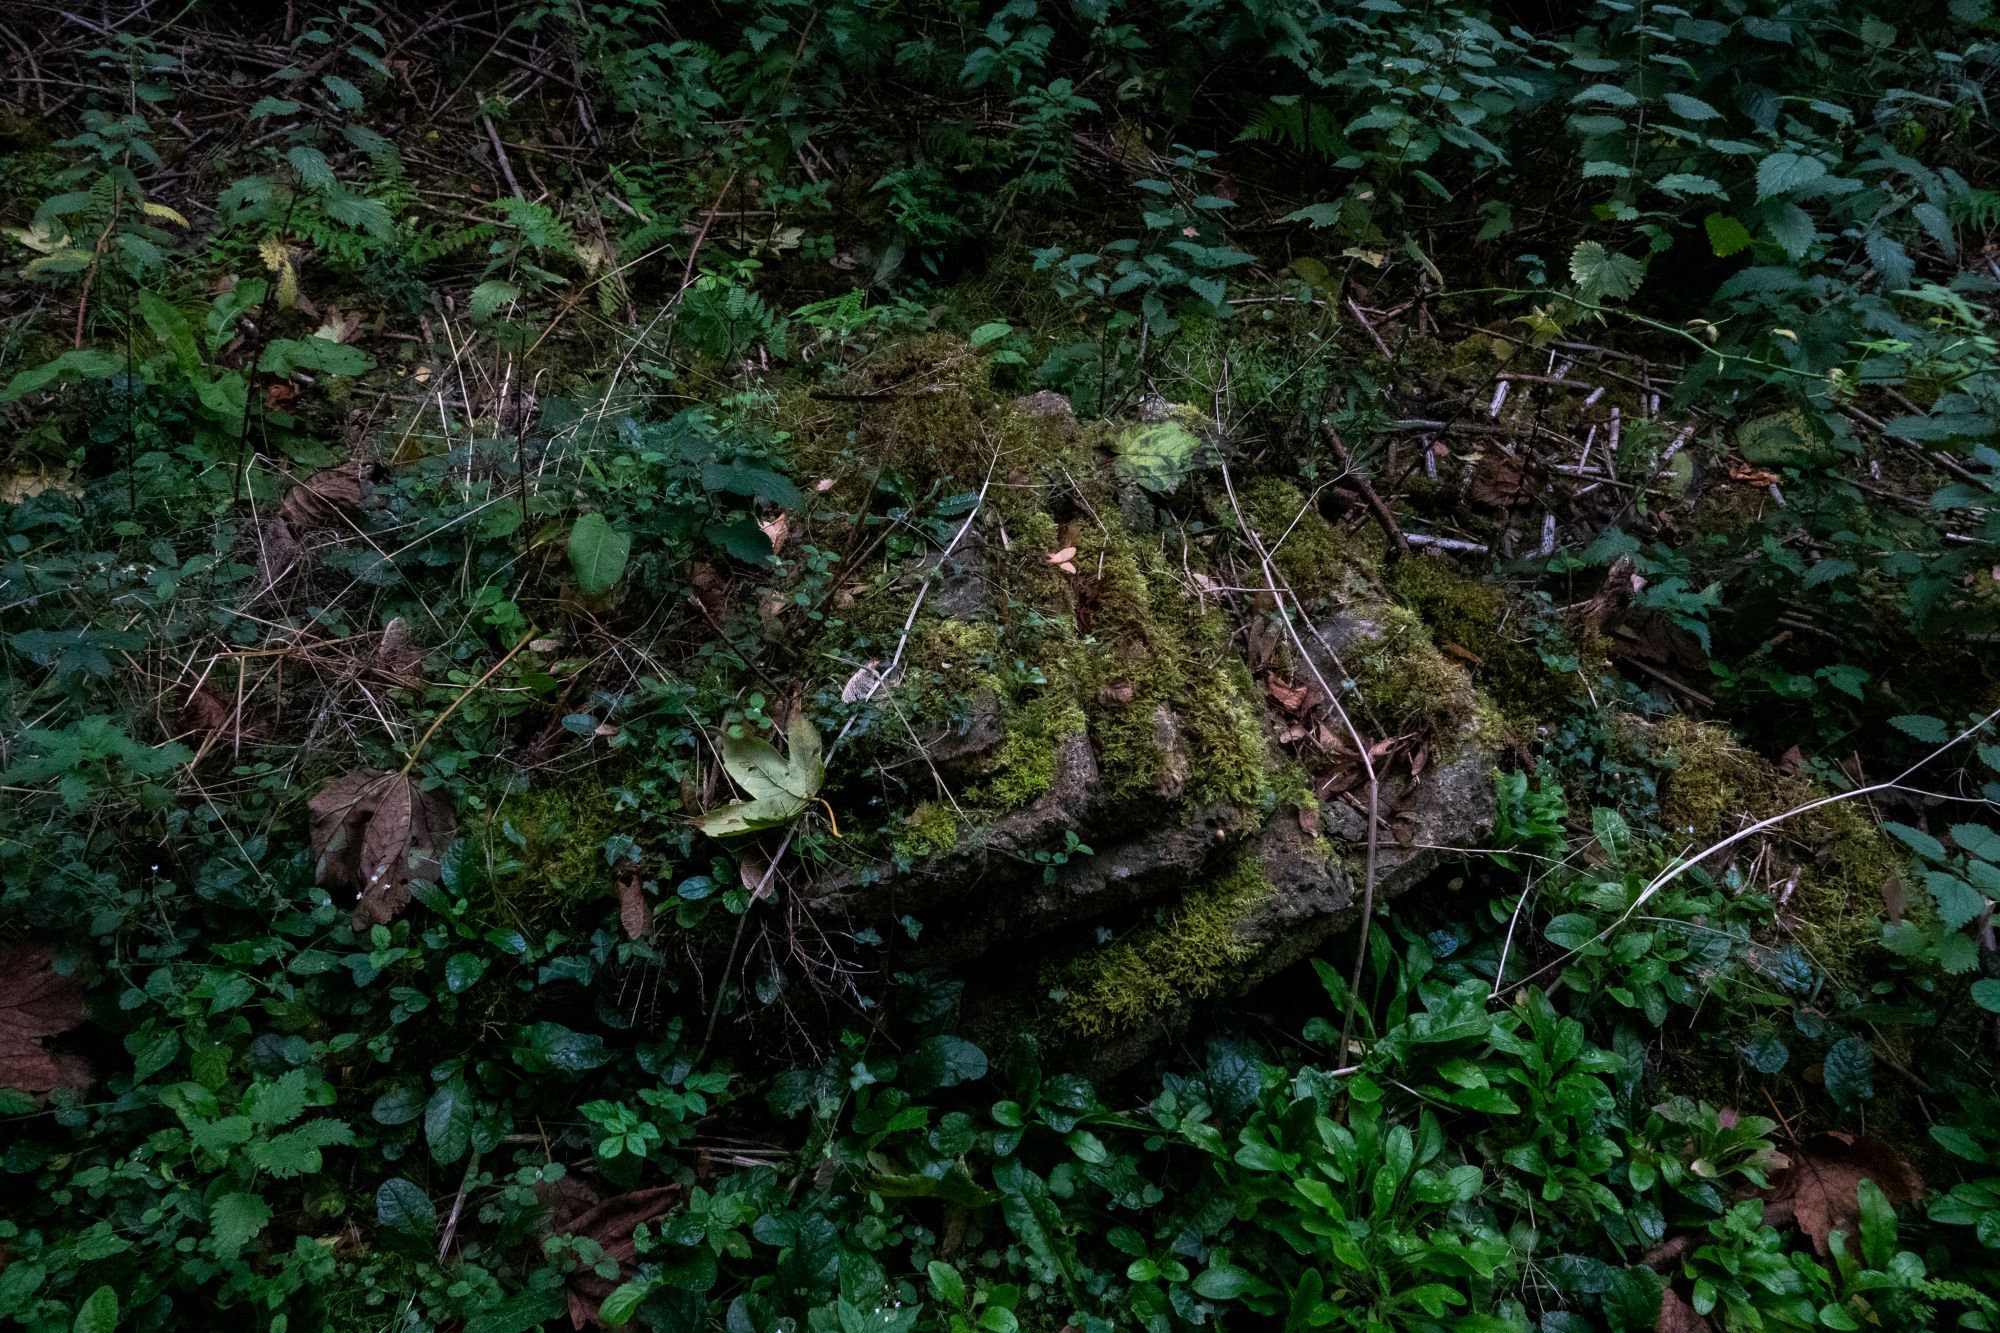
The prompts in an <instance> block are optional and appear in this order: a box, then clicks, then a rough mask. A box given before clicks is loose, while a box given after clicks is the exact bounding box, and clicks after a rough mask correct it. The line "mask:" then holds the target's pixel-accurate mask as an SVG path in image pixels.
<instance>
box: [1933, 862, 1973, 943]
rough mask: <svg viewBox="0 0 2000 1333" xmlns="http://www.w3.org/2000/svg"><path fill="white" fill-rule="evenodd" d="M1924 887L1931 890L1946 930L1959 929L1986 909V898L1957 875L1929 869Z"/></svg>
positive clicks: (1939, 921)
mask: <svg viewBox="0 0 2000 1333" xmlns="http://www.w3.org/2000/svg"><path fill="white" fill-rule="evenodd" d="M1924 887H1926V888H1928V889H1929V890H1930V893H1931V901H1932V902H1933V903H1935V904H1936V905H1937V914H1938V924H1939V925H1942V926H1943V927H1944V928H1945V929H1946V930H1957V929H1958V928H1959V927H1960V926H1963V925H1964V924H1966V923H1967V922H1968V921H1971V920H1972V919H1973V918H1974V917H1976V916H1978V915H1979V914H1980V913H1981V912H1983V911H1985V910H1986V899H1985V898H1984V897H1983V896H1981V894H1980V893H1979V891H1978V890H1977V889H1975V888H1973V887H1972V886H1971V885H1970V884H1967V883H1966V882H1965V881H1964V880H1962V879H1960V878H1959V877H1958V876H1956V875H1947V874H1945V873H1944V872H1942V871H1938V870H1932V871H1928V872H1926V873H1925V875H1924Z"/></svg>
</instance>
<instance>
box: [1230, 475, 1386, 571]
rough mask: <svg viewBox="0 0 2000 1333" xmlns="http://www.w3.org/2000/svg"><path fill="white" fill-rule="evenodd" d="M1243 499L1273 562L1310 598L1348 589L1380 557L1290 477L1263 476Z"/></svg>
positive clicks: (1245, 511)
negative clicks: (1332, 519) (1333, 521)
mask: <svg viewBox="0 0 2000 1333" xmlns="http://www.w3.org/2000/svg"><path fill="white" fill-rule="evenodd" d="M1241 499H1242V503H1243V517H1244V518H1245V519H1247V520H1249V522H1250V523H1251V525H1252V526H1254V527H1255V528H1256V529H1257V535H1258V536H1260V537H1261V538H1263V540H1264V544H1265V545H1266V546H1267V547H1268V548H1270V550H1271V552H1272V555H1271V563H1272V564H1274V565H1276V566H1277V567H1278V572H1279V573H1280V574H1281V575H1283V576H1284V579H1285V582H1286V583H1288V584H1290V585H1291V588H1292V591H1293V592H1295V593H1297V594H1298V595H1299V596H1300V597H1301V598H1303V599H1304V600H1306V601H1315V600H1318V599H1321V598H1325V597H1331V596H1334V595H1337V594H1338V593H1340V592H1343V591H1345V590H1347V589H1348V588H1349V587H1350V586H1351V585H1352V584H1353V583H1354V582H1355V581H1356V579H1357V577H1358V576H1359V577H1363V578H1365V575H1364V574H1363V573H1362V572H1363V571H1365V570H1366V568H1367V567H1369V566H1370V565H1372V564H1375V563H1377V558H1375V557H1371V555H1370V554H1369V552H1368V550H1367V547H1366V546H1365V545H1364V544H1362V543H1361V542H1360V541H1359V540H1358V539H1356V538H1354V537H1350V536H1348V535H1347V534H1345V533H1343V532H1341V530H1340V529H1338V528H1336V527H1334V525H1333V524H1331V523H1329V522H1327V520H1326V517H1325V515H1323V514H1321V513H1320V512H1319V507H1318V506H1317V505H1314V504H1312V503H1311V502H1310V501H1308V500H1307V499H1306V496H1305V493H1304V492H1303V491H1301V490H1300V489H1299V488H1298V487H1296V486H1294V485H1292V484H1291V483H1290V482H1288V481H1283V480H1280V479H1279V478H1276V477H1259V478H1258V479H1257V480H1255V481H1252V482H1250V483H1249V484H1248V485H1246V486H1244V487H1243V489H1242V493H1241ZM1231 517H1232V521H1233V515H1232V516H1231Z"/></svg>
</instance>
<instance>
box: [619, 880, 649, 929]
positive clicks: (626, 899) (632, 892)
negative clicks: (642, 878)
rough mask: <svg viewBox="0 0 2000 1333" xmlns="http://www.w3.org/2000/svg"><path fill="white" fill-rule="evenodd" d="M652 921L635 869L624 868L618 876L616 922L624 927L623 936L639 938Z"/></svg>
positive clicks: (644, 893)
mask: <svg viewBox="0 0 2000 1333" xmlns="http://www.w3.org/2000/svg"><path fill="white" fill-rule="evenodd" d="M652 923H653V914H652V913H651V912H650V911H648V910H647V908H646V892H645V890H644V888H642V887H641V886H640V883H639V873H638V872H637V871H636V870H629V869H628V870H625V871H622V872H620V873H619V876H618V924H619V925H621V926H623V927H624V928H625V938H626V939H628V940H636V939H639V938H640V937H641V936H643V935H644V934H645V933H646V930H647V928H648V927H649V926H651V925H652Z"/></svg>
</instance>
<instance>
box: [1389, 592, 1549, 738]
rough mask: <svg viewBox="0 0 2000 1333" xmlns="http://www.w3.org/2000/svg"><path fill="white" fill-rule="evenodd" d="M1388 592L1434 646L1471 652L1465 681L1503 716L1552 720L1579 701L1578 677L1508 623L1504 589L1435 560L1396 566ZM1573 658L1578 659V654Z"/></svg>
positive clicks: (1512, 605)
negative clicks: (1470, 681)
mask: <svg viewBox="0 0 2000 1333" xmlns="http://www.w3.org/2000/svg"><path fill="white" fill-rule="evenodd" d="M1394 588H1395V592H1396V595H1397V596H1398V597H1399V598H1401V599H1402V601H1403V603H1404V604H1405V605H1407V606H1408V607H1409V608H1410V609H1411V610H1413V611H1415V612H1416V613H1417V616H1418V618H1420V619H1421V620H1422V621H1423V622H1424V624H1425V625H1426V626H1427V627H1429V629H1430V632H1431V637H1432V639H1433V640H1434V641H1435V642H1436V643H1437V644H1439V645H1440V647H1442V646H1444V645H1451V646H1453V647H1456V648H1458V649H1462V650H1463V651H1464V652H1465V653H1467V654H1469V655H1470V657H1471V658H1472V659H1473V660H1472V662H1471V671H1472V678H1473V679H1474V680H1475V681H1477V682H1478V683H1479V685H1480V686H1481V688H1483V689H1484V690H1485V691H1486V692H1487V693H1488V694H1490V695H1492V696H1493V700H1494V702H1495V703H1496V704H1498V705H1499V707H1500V711H1501V714H1502V715H1503V716H1504V717H1507V718H1518V719H1523V720H1540V719H1546V718H1550V717H1556V716H1560V715H1561V714H1563V713H1565V712H1568V711H1569V710H1570V709H1572V708H1574V707H1575V706H1576V704H1577V703H1578V702H1579V701H1581V700H1582V699H1583V698H1584V697H1585V691H1584V688H1583V682H1582V681H1581V679H1579V678H1578V676H1577V675H1575V674H1574V673H1569V674H1564V673H1561V672H1557V671H1554V670H1552V669H1551V668H1550V667H1549V665H1548V664H1547V663H1546V662H1544V661H1543V660H1542V655H1541V653H1540V651H1539V650H1538V649H1537V648H1536V647H1535V645H1534V644H1533V643H1532V642H1528V641H1526V640H1524V639H1523V638H1521V637H1519V636H1520V635H1521V633H1522V631H1523V630H1524V629H1525V626H1524V625H1522V624H1520V623H1518V621H1514V622H1512V623H1510V617H1509V615H1508V612H1509V611H1510V610H1519V609H1520V607H1519V605H1518V604H1517V603H1514V602H1513V600H1512V599H1511V598H1509V597H1508V595H1507V594H1506V592H1505V591H1504V590H1502V589H1500V588H1496V587H1494V586H1493V585H1492V584H1489V583H1482V582H1480V581H1479V580H1477V579H1470V578H1467V577H1465V576H1464V575H1463V574H1461V573H1459V572H1458V571H1457V570H1456V569H1454V568H1453V567H1452V565H1451V563H1450V562H1449V561H1447V560H1444V559H1441V558H1439V557H1436V556H1417V557H1414V558H1412V559H1408V560H1405V561H1403V562H1402V563H1401V564H1400V565H1399V566H1398V567H1397V569H1396V576H1395V580H1394ZM1578 657H1579V660H1580V661H1581V660H1584V659H1583V657H1582V654H1580V653H1579V654H1578Z"/></svg>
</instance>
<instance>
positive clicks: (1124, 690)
mask: <svg viewBox="0 0 2000 1333" xmlns="http://www.w3.org/2000/svg"><path fill="white" fill-rule="evenodd" d="M1097 702H1098V703H1099V704H1102V705H1103V706H1104V707H1106V708H1118V707H1121V706H1123V705H1125V704H1129V703H1131V702H1132V682H1131V681H1129V680H1117V681H1113V682H1112V683H1111V684H1109V685H1106V686H1105V687H1104V688H1103V689H1101V690H1099V691H1098V692H1097Z"/></svg>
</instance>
